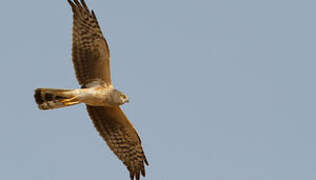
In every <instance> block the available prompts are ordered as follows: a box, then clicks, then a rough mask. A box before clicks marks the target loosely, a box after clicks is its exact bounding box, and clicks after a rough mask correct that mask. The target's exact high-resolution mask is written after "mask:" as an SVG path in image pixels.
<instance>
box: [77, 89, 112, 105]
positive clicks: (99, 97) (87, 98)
mask: <svg viewBox="0 0 316 180" xmlns="http://www.w3.org/2000/svg"><path fill="white" fill-rule="evenodd" d="M80 101H81V102H83V103H85V104H87V105H90V106H113V105H111V103H110V102H111V95H110V93H107V92H106V91H104V90H102V89H97V88H91V89H90V88H89V89H86V90H84V92H83V93H82V94H81V96H80Z"/></svg>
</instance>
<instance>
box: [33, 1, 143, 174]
mask: <svg viewBox="0 0 316 180" xmlns="http://www.w3.org/2000/svg"><path fill="white" fill-rule="evenodd" d="M67 1H68V2H69V4H70V5H71V8H72V11H73V35H72V36H73V41H72V61H73V64H74V68H75V72H76V77H77V80H78V82H79V84H80V85H81V87H82V88H80V89H52V88H38V89H36V90H35V94H34V97H35V101H36V103H37V104H38V107H39V109H42V110H49V109H56V108H62V107H65V106H71V105H76V104H79V103H85V104H86V107H87V111H88V113H89V116H90V118H91V119H92V121H93V124H94V126H95V127H96V129H97V130H98V132H99V134H100V135H101V136H102V138H103V139H104V140H105V141H106V143H107V145H108V146H109V147H110V149H111V150H112V151H113V152H114V153H115V155H116V156H117V157H118V158H119V159H120V160H121V161H122V162H123V163H124V164H125V165H126V166H127V169H128V170H129V172H130V178H131V180H133V179H134V178H136V179H137V180H139V179H140V175H143V176H145V166H144V164H147V165H148V162H147V159H146V157H145V154H144V152H143V148H142V146H141V140H140V138H139V136H138V134H137V131H136V129H135V128H134V127H133V125H132V123H131V122H130V121H129V120H128V119H127V117H126V116H125V114H124V112H123V111H122V109H121V108H120V105H122V104H124V103H126V102H128V97H127V96H126V95H125V94H124V93H122V92H120V91H119V90H117V89H115V88H114V86H113V84H112V81H111V73H110V52H109V48H108V45H107V42H106V40H105V38H104V37H103V34H102V32H101V29H100V27H99V24H98V21H97V18H96V16H95V14H94V12H93V11H90V10H89V9H88V7H87V5H86V3H85V2H84V0H81V2H79V1H78V0H73V1H72V0H67Z"/></svg>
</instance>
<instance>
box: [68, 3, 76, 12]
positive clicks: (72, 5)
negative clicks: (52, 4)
mask: <svg viewBox="0 0 316 180" xmlns="http://www.w3.org/2000/svg"><path fill="white" fill-rule="evenodd" d="M67 1H68V3H69V4H70V6H71V9H72V11H73V12H74V11H75V8H76V5H75V4H74V3H73V2H72V1H71V0H67Z"/></svg>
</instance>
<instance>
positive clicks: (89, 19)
mask: <svg viewBox="0 0 316 180" xmlns="http://www.w3.org/2000/svg"><path fill="white" fill-rule="evenodd" d="M68 2H69V4H70V5H71V8H72V12H73V32H72V61H73V64H74V68H75V71H76V76H77V79H78V81H79V84H80V85H82V86H85V85H86V84H88V83H91V82H94V81H98V82H100V81H101V82H103V83H106V84H107V85H109V84H111V72H110V52H109V47H108V45H107V42H106V40H105V38H104V37H103V34H102V32H101V29H100V27H99V24H98V21H97V18H96V16H95V14H94V12H93V11H91V12H90V10H89V9H88V7H87V5H86V3H85V2H84V0H81V3H80V2H78V0H74V1H72V0H68Z"/></svg>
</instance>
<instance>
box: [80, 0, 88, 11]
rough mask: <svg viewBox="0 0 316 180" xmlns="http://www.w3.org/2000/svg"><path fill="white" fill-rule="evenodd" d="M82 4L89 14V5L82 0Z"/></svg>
mask: <svg viewBox="0 0 316 180" xmlns="http://www.w3.org/2000/svg"><path fill="white" fill-rule="evenodd" d="M81 4H82V6H83V7H84V9H85V10H87V11H88V12H89V8H88V6H87V4H86V2H85V1H84V0H81Z"/></svg>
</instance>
